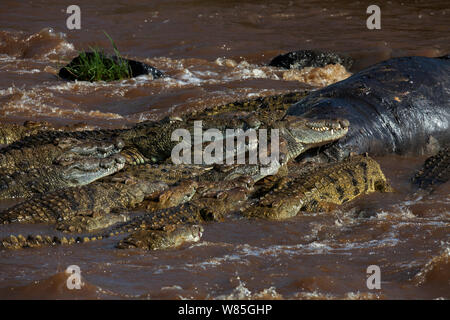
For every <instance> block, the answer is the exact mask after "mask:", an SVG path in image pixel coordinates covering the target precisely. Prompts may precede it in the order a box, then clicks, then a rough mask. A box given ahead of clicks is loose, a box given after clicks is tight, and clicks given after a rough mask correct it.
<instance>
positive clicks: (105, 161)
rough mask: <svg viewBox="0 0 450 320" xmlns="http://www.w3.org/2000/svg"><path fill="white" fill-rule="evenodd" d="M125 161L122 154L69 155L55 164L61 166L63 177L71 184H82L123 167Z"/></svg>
mask: <svg viewBox="0 0 450 320" xmlns="http://www.w3.org/2000/svg"><path fill="white" fill-rule="evenodd" d="M125 162H126V159H125V158H124V157H123V156H122V155H120V154H114V155H112V156H109V157H107V158H76V157H70V156H69V157H64V158H61V159H58V160H57V161H56V162H55V165H57V166H60V169H61V177H62V179H63V180H65V181H67V183H68V185H69V186H82V185H85V184H89V183H91V182H92V181H95V180H97V179H100V178H103V177H105V176H108V175H110V174H113V173H115V172H117V171H119V170H121V169H123V167H124V166H125Z"/></svg>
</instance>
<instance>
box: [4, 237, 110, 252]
mask: <svg viewBox="0 0 450 320" xmlns="http://www.w3.org/2000/svg"><path fill="white" fill-rule="evenodd" d="M108 236H109V235H101V236H85V237H81V236H78V237H73V236H72V237H58V236H50V235H29V236H27V237H25V236H23V235H21V234H20V235H18V236H15V235H10V236H9V237H6V238H3V239H1V240H0V248H2V249H22V248H41V247H51V246H56V245H72V244H75V243H86V242H91V241H96V240H101V239H103V238H105V237H108Z"/></svg>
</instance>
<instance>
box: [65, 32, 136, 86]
mask: <svg viewBox="0 0 450 320" xmlns="http://www.w3.org/2000/svg"><path fill="white" fill-rule="evenodd" d="M105 35H106V36H107V37H108V39H109V41H110V42H111V44H112V46H113V49H114V53H115V55H116V57H117V59H116V60H113V59H111V58H109V57H108V56H107V54H105V52H104V51H103V50H102V49H100V48H93V47H89V48H90V50H91V51H92V52H91V53H90V54H88V53H86V52H80V53H79V60H78V63H77V64H73V65H69V66H67V67H66V69H67V71H69V72H70V73H71V74H73V75H74V76H75V77H76V78H77V79H78V80H82V81H101V80H103V81H114V80H122V79H128V78H131V68H130V65H129V64H128V61H127V60H125V59H123V58H122V56H121V55H120V53H119V50H117V47H116V44H115V43H114V41H113V40H112V39H111V37H110V36H109V35H108V34H107V33H106V32H105Z"/></svg>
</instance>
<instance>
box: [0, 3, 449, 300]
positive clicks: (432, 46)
mask: <svg viewBox="0 0 450 320" xmlns="http://www.w3.org/2000/svg"><path fill="white" fill-rule="evenodd" d="M77 4H78V5H79V6H80V8H81V12H82V22H81V23H82V25H81V30H76V31H70V30H67V28H66V22H65V19H66V18H67V16H68V15H67V14H66V13H65V9H66V5H65V4H62V2H61V1H32V2H29V1H21V2H17V1H9V0H2V1H1V3H0V21H1V22H0V123H6V122H22V121H24V120H29V119H33V120H47V121H50V122H52V123H54V124H56V125H62V124H68V123H76V122H80V121H81V122H85V123H88V124H90V125H91V126H94V127H121V126H125V125H129V124H132V123H135V122H138V121H142V120H147V119H160V118H161V117H164V116H166V115H169V114H184V113H189V112H191V111H193V110H198V109H201V108H205V107H208V106H212V105H218V104H222V103H226V102H231V101H235V100H240V99H246V98H252V97H256V96H261V95H270V94H277V93H284V92H289V91H293V90H300V89H305V88H312V89H314V88H318V87H320V86H321V85H324V84H326V83H329V82H332V81H335V80H336V79H335V78H336V74H333V72H331V73H328V74H325V73H323V74H319V75H317V74H314V72H311V73H310V74H309V73H306V76H305V75H303V77H300V76H299V77H297V78H298V79H300V80H302V81H296V80H293V81H286V80H283V76H285V75H284V71H283V70H280V69H277V68H272V67H267V66H264V64H266V63H267V62H269V61H270V59H271V58H272V57H274V56H275V55H277V54H279V53H282V52H287V51H291V50H297V49H328V50H334V51H338V52H342V53H346V54H349V55H351V56H352V57H354V58H355V59H356V62H355V65H354V67H353V69H352V70H351V71H352V72H357V71H358V70H360V69H361V68H364V67H366V66H368V65H370V64H372V63H375V62H378V61H381V60H384V59H387V58H390V57H395V56H402V55H424V56H430V57H431V56H439V55H443V54H446V53H448V52H449V51H450V50H449V49H450V41H449V40H450V36H449V33H448V18H449V16H450V8H449V5H448V2H447V1H415V2H412V1H404V2H397V1H392V2H391V1H388V2H383V4H382V5H380V7H381V10H382V25H381V26H382V29H381V30H374V31H370V30H368V29H367V28H366V26H365V25H366V23H365V22H366V18H367V16H368V15H367V14H366V13H365V12H366V8H367V6H368V5H370V4H372V3H370V2H367V1H342V0H341V1H326V2H325V1H277V2H276V3H274V2H272V1H247V2H246V3H242V2H241V1H228V0H227V1H201V0H197V1H162V0H158V1H152V2H151V3H150V4H144V3H143V2H142V1H116V2H115V4H109V5H107V6H105V5H104V2H102V1H97V0H90V1H84V0H83V1H82V0H80V1H77ZM103 30H105V31H106V32H108V34H110V35H111V36H112V38H113V39H114V40H115V41H116V43H117V45H118V47H119V50H121V52H122V53H123V54H124V55H126V56H127V57H128V58H132V59H136V60H140V61H144V62H147V63H149V64H151V65H153V66H155V67H157V68H159V69H160V70H162V71H164V72H166V73H167V74H168V75H169V76H170V77H169V78H165V79H158V80H154V81H152V80H151V79H149V78H148V77H146V76H143V77H138V78H136V79H131V80H125V81H118V82H113V83H96V84H91V83H83V82H79V83H67V82H64V81H61V80H59V79H58V78H57V77H56V76H55V74H56V73H57V70H58V68H59V67H60V66H62V65H63V64H64V63H66V62H68V61H70V59H71V58H72V57H74V56H76V54H77V50H82V49H85V48H87V47H88V46H90V45H98V46H106V47H109V44H108V41H107V39H106V37H105V36H104V34H103V32H102V31H103ZM336 73H337V72H336ZM294 78H295V77H294ZM290 79H292V77H291V78H290ZM378 160H380V163H381V165H382V168H383V170H384V171H385V174H386V176H387V177H388V178H389V180H390V181H391V183H392V185H393V186H394V188H395V189H396V192H395V193H392V194H372V195H369V196H366V197H363V198H360V199H358V200H356V201H354V202H352V203H350V204H348V205H347V206H345V207H342V208H339V209H338V210H336V211H334V212H331V213H329V214H307V215H300V216H298V217H296V218H293V219H290V220H287V221H283V222H268V221H247V220H241V221H230V222H226V223H217V224H210V225H206V226H205V234H204V236H203V238H202V240H201V241H200V242H199V243H196V244H192V245H186V246H183V247H181V248H179V249H174V250H167V251H159V252H143V251H139V250H126V251H124V250H118V249H115V248H114V243H115V241H117V239H108V240H105V241H101V242H95V243H89V244H83V245H77V246H71V247H54V248H43V249H33V250H19V251H1V252H0V298H4V299H5V298H87V299H96V298H108V299H109V298H111V299H127V298H143V299H148V298H149V299H161V298H168V299H181V298H188V299H189V298H200V299H204V298H206V299H214V298H239V299H247V298H251V299H257V298H264V299H317V298H324V299H328V298H329V299H379V298H381V299H383V298H387V299H404V298H406V299H417V298H426V299H433V298H450V262H449V255H450V237H449V234H450V228H449V222H450V221H449V218H450V215H449V212H450V197H449V191H450V185H449V184H448V183H447V184H445V185H443V186H441V187H440V188H438V189H437V190H436V191H435V192H434V193H433V194H431V195H425V196H419V195H415V194H414V191H415V190H414V189H413V188H412V187H411V185H410V178H411V176H412V175H413V174H414V172H415V170H417V169H418V168H419V167H420V166H421V164H422V162H423V160H424V157H417V158H416V157H400V156H389V157H385V158H381V159H378ZM15 202H16V201H3V202H1V203H0V207H2V208H5V207H8V206H11V205H13V204H14V203H15ZM357 213H360V216H362V217H359V218H357V217H356V215H357ZM49 230H51V228H49V227H48V226H45V225H34V226H26V225H25V226H3V227H1V229H0V236H5V235H6V234H8V233H27V232H45V231H49ZM74 264H75V265H78V266H79V267H80V268H81V272H82V276H83V280H84V282H85V286H84V287H83V288H82V289H81V290H72V291H70V290H68V289H67V288H66V280H67V275H66V274H64V270H65V269H66V268H67V267H68V266H69V265H74ZM369 265H378V266H379V267H380V269H381V289H380V290H371V289H368V287H367V285H366V279H367V277H368V275H367V273H366V269H367V267H368V266H369Z"/></svg>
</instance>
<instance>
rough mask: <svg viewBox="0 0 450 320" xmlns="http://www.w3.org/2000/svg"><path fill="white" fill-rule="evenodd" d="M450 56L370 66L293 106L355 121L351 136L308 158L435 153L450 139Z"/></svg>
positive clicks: (305, 113)
mask: <svg viewBox="0 0 450 320" xmlns="http://www.w3.org/2000/svg"><path fill="white" fill-rule="evenodd" d="M449 88H450V59H449V56H448V55H447V56H444V57H440V58H426V57H401V58H394V59H389V60H386V61H383V62H380V63H378V64H375V65H373V66H371V67H369V68H367V69H364V70H362V71H360V72H358V73H356V74H354V75H353V76H351V77H349V78H347V79H346V80H343V81H340V82H337V83H335V84H332V85H330V86H328V87H325V88H323V89H320V90H317V91H314V92H312V93H311V94H309V95H308V96H306V97H305V98H304V99H302V100H300V101H298V102H297V103H295V104H293V105H292V106H290V107H289V109H288V111H287V113H286V115H287V116H299V117H304V118H307V119H323V118H331V119H333V118H335V117H336V116H339V117H342V118H345V119H347V120H348V121H349V122H350V129H349V132H348V134H347V135H346V136H345V137H344V138H342V139H340V140H338V141H336V142H335V143H333V144H332V145H330V146H327V147H325V148H321V149H319V150H314V152H311V153H309V154H304V155H303V158H304V159H305V160H307V159H308V160H312V161H320V162H327V161H341V160H342V159H344V158H346V157H348V156H349V155H351V154H364V153H366V152H368V153H369V155H371V156H379V155H385V154H391V153H396V154H413V155H414V154H432V153H434V152H436V151H438V150H439V148H440V147H442V146H444V145H446V144H447V143H449V142H450V134H449V133H450V90H449Z"/></svg>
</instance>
